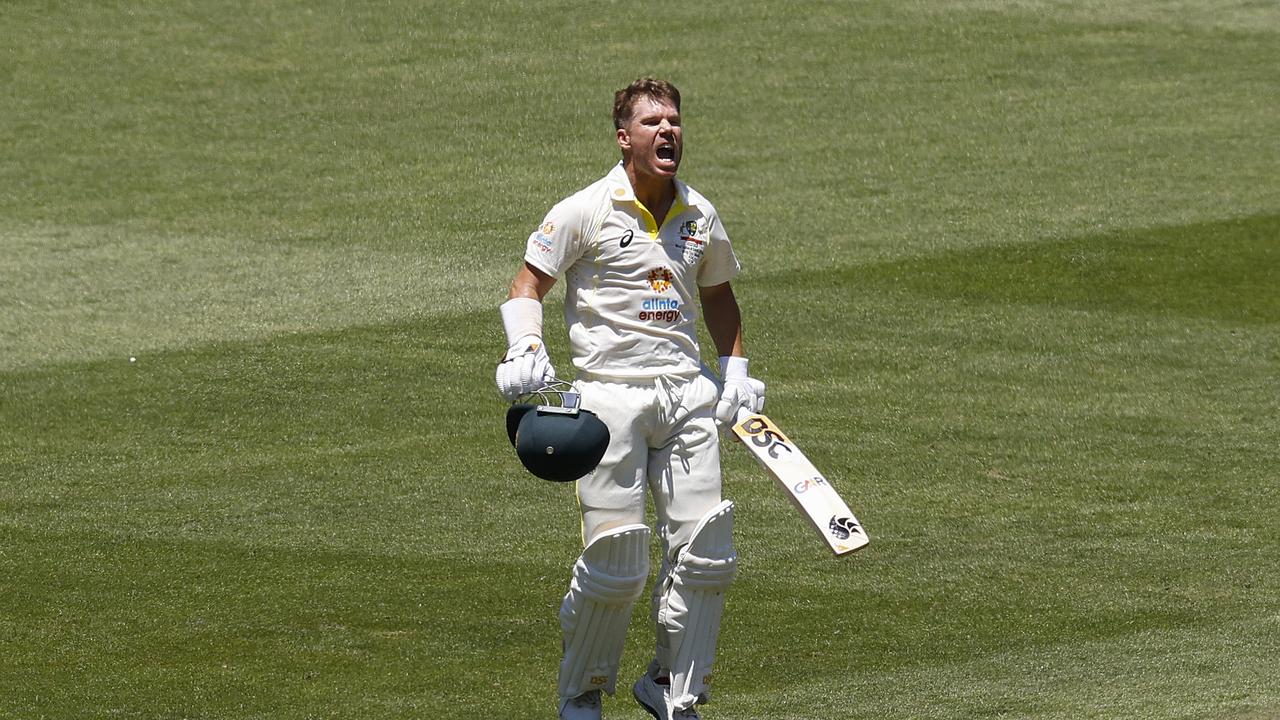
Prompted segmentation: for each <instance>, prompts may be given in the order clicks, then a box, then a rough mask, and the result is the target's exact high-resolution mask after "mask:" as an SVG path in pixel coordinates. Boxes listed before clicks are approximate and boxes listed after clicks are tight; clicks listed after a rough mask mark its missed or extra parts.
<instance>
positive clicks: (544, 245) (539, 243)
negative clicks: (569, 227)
mask: <svg viewBox="0 0 1280 720" xmlns="http://www.w3.org/2000/svg"><path fill="white" fill-rule="evenodd" d="M555 231H556V226H555V223H552V222H551V221H549V220H548V221H547V222H545V223H543V224H542V227H540V228H538V232H536V233H534V235H533V237H532V238H530V239H531V240H532V241H533V244H534V245H535V246H536V247H537V248H538V249H539V250H541V251H542V252H544V253H549V252H551V251H552V250H553V249H555V241H553V240H552V239H551V236H552V235H554V234H555Z"/></svg>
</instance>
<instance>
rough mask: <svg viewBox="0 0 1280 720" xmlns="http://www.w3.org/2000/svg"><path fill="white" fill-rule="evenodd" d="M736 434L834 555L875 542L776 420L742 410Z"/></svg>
mask: <svg viewBox="0 0 1280 720" xmlns="http://www.w3.org/2000/svg"><path fill="white" fill-rule="evenodd" d="M733 432H734V434H735V435H737V436H738V437H739V438H741V440H742V444H743V445H746V447H747V449H748V450H750V451H751V454H752V455H754V456H755V458H756V460H758V461H760V464H761V465H762V466H764V469H765V470H767V471H768V472H769V474H770V475H772V476H773V478H774V479H775V480H777V481H778V484H779V485H781V486H782V489H783V490H784V491H785V492H786V493H787V496H788V497H790V498H791V502H792V503H794V504H795V506H796V507H797V508H798V509H799V510H800V512H802V513H804V515H805V517H807V518H809V522H811V523H812V524H813V528H814V529H815V530H817V531H818V534H819V535H820V536H822V539H823V541H825V542H826V543H827V547H829V548H831V552H833V553H835V554H836V555H845V554H848V553H851V552H853V551H854V550H857V549H859V548H862V547H865V546H866V545H867V543H869V542H871V539H870V538H868V537H867V533H866V531H865V530H863V529H862V524H861V523H859V522H858V519H857V518H856V517H854V516H853V511H851V510H850V509H849V506H848V505H846V504H845V502H844V500H843V499H841V497H840V494H839V493H837V492H836V490H835V488H833V487H831V483H829V482H827V479H826V478H825V477H823V475H822V473H820V472H818V469H817V468H816V467H814V466H813V463H811V462H809V458H807V457H805V456H804V453H802V452H800V449H799V448H797V447H796V446H795V443H793V442H791V440H790V439H789V438H788V437H787V436H786V435H784V434H783V433H782V431H781V430H779V429H778V426H777V425H774V424H773V421H771V420H770V419H769V418H767V417H765V416H764V415H760V414H756V413H751V412H749V411H747V410H746V409H741V410H739V411H738V415H737V418H736V423H735V424H734V426H733Z"/></svg>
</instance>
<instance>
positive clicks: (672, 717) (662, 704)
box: [631, 673, 702, 720]
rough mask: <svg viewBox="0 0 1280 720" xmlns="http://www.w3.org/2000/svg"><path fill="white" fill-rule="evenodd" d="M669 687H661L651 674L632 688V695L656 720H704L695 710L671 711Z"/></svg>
mask: <svg viewBox="0 0 1280 720" xmlns="http://www.w3.org/2000/svg"><path fill="white" fill-rule="evenodd" d="M668 687H669V686H667V685H661V684H659V683H658V682H657V681H656V680H654V678H653V676H652V675H650V674H649V673H645V674H644V675H641V676H640V679H639V680H637V681H636V684H635V685H632V686H631V694H632V695H634V696H635V698H636V702H638V703H640V707H642V708H644V709H645V711H646V712H648V713H649V714H650V715H652V716H653V717H654V718H656V720H702V716H701V715H699V714H698V711H697V710H694V709H693V708H686V709H684V710H676V711H674V712H670V714H668V712H669V711H670V708H669V707H668V703H667V688H668Z"/></svg>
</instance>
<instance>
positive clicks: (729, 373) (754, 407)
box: [716, 357, 764, 425]
mask: <svg viewBox="0 0 1280 720" xmlns="http://www.w3.org/2000/svg"><path fill="white" fill-rule="evenodd" d="M720 373H721V377H722V378H723V381H724V384H723V386H722V387H721V390H720V401H719V402H717V403H716V422H718V423H720V424H721V425H732V424H733V423H734V421H735V420H736V419H737V415H738V408H746V409H747V411H749V412H753V413H758V412H763V411H764V383H763V382H761V381H759V380H757V379H755V378H753V377H751V376H749V375H747V359H746V358H744V357H722V358H720Z"/></svg>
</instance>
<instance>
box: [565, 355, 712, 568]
mask: <svg viewBox="0 0 1280 720" xmlns="http://www.w3.org/2000/svg"><path fill="white" fill-rule="evenodd" d="M577 385H578V388H579V389H580V390H581V391H582V406H583V407H584V408H586V409H587V410H590V411H592V412H594V413H596V414H597V415H598V416H599V417H600V419H601V420H602V421H604V424H605V425H606V426H608V428H609V449H608V450H607V451H606V452H605V455H604V458H603V459H601V461H600V464H599V466H597V467H596V469H595V470H594V471H593V472H591V473H589V474H588V475H587V476H585V477H583V478H582V479H580V480H578V503H579V507H580V508H581V510H582V537H583V544H584V545H586V544H587V543H589V542H590V541H591V540H592V539H593V538H595V537H596V536H597V535H599V534H600V533H601V532H604V531H607V530H609V529H611V528H615V527H620V526H623V525H629V524H632V523H643V522H644V513H645V493H646V491H649V492H652V493H653V505H654V509H655V511H656V513H657V518H658V523H657V532H658V537H659V538H660V539H661V540H662V549H663V557H664V559H667V560H670V558H671V552H672V550H673V549H678V548H680V547H681V546H682V545H684V544H686V543H688V541H689V538H690V536H691V535H692V533H693V530H694V528H695V527H696V526H697V524H698V522H699V521H700V520H702V518H703V516H704V515H706V514H707V513H708V512H710V511H711V510H712V509H713V508H715V507H716V505H718V504H720V500H721V497H720V492H721V490H720V440H719V435H718V434H717V429H716V423H715V417H714V410H715V404H716V399H717V398H718V396H719V388H718V387H717V386H716V383H715V382H714V381H712V380H711V379H710V378H708V377H706V376H704V375H699V376H697V377H694V378H692V379H685V378H663V377H660V378H657V379H655V380H644V381H633V382H622V381H605V380H598V379H587V378H581V379H579V380H578V382H577Z"/></svg>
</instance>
